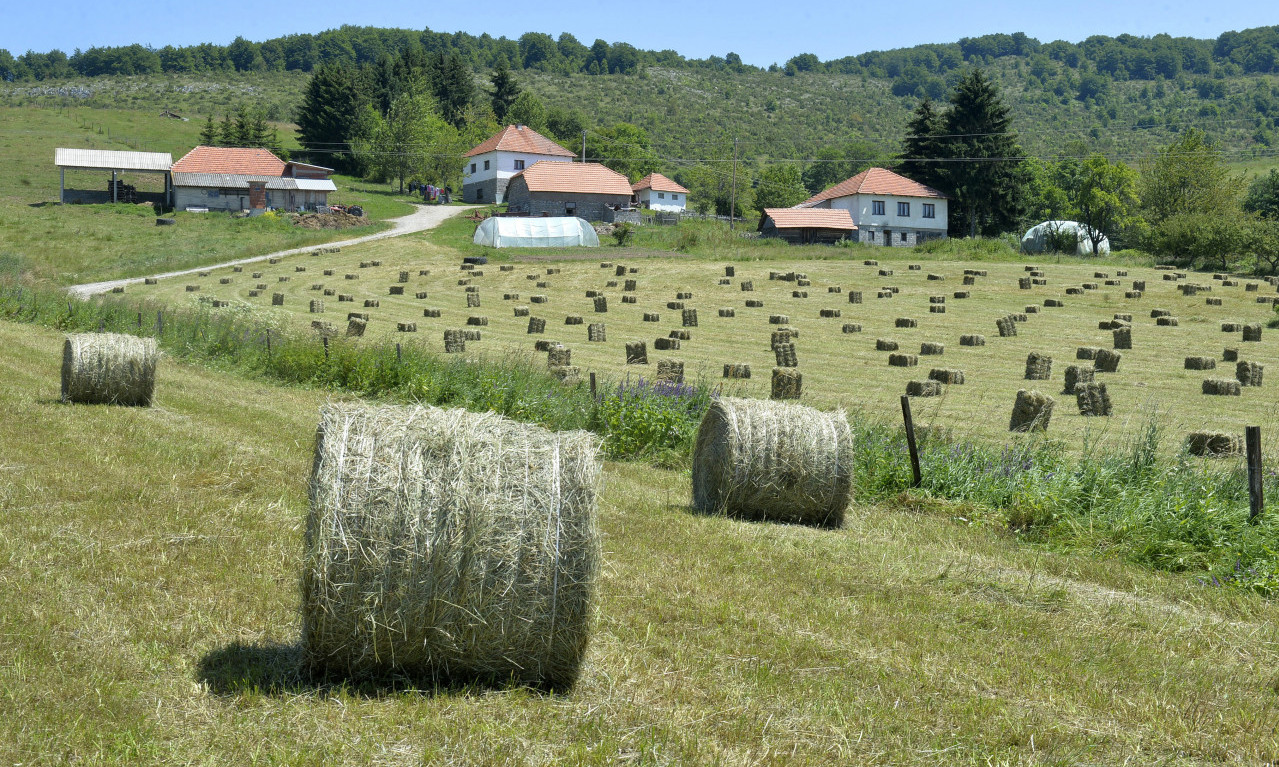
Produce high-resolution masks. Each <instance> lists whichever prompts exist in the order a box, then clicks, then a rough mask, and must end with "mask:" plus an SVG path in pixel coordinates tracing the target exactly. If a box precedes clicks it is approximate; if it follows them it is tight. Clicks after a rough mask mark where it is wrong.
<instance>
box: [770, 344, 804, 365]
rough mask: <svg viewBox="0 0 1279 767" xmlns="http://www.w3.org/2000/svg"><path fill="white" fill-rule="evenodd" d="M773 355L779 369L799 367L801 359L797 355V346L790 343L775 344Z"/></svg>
mask: <svg viewBox="0 0 1279 767" xmlns="http://www.w3.org/2000/svg"><path fill="white" fill-rule="evenodd" d="M773 355H774V356H775V357H776V358H777V367H779V368H793V367H799V359H798V357H797V356H796V354H795V344H793V343H790V342H789V341H788V342H786V343H780V344H775V345H774V346H773Z"/></svg>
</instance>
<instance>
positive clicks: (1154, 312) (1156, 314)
mask: <svg viewBox="0 0 1279 767" xmlns="http://www.w3.org/2000/svg"><path fill="white" fill-rule="evenodd" d="M1171 316H1172V310H1171V309H1151V310H1150V318H1151V319H1152V320H1154V319H1159V318H1160V317H1171Z"/></svg>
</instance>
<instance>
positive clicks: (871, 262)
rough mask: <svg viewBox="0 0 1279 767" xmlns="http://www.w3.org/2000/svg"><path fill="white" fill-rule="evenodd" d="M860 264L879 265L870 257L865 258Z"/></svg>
mask: <svg viewBox="0 0 1279 767" xmlns="http://www.w3.org/2000/svg"><path fill="white" fill-rule="evenodd" d="M862 266H879V262H878V261H875V260H872V259H867V260H865V261H863V262H862Z"/></svg>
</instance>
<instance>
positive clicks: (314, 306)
mask: <svg viewBox="0 0 1279 767" xmlns="http://www.w3.org/2000/svg"><path fill="white" fill-rule="evenodd" d="M310 308H311V314H323V313H324V302H323V301H321V300H320V299H318V298H312V299H311V307H310Z"/></svg>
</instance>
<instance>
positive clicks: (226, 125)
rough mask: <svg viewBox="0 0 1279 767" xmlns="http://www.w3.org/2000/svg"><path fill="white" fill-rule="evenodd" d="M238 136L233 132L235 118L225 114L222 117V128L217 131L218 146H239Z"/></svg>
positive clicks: (228, 113)
mask: <svg viewBox="0 0 1279 767" xmlns="http://www.w3.org/2000/svg"><path fill="white" fill-rule="evenodd" d="M238 142H239V134H237V133H236V132H235V118H234V117H232V116H231V113H230V112H227V113H226V114H225V115H223V116H222V127H221V128H219V129H218V143H217V145H218V146H239V143H238Z"/></svg>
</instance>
